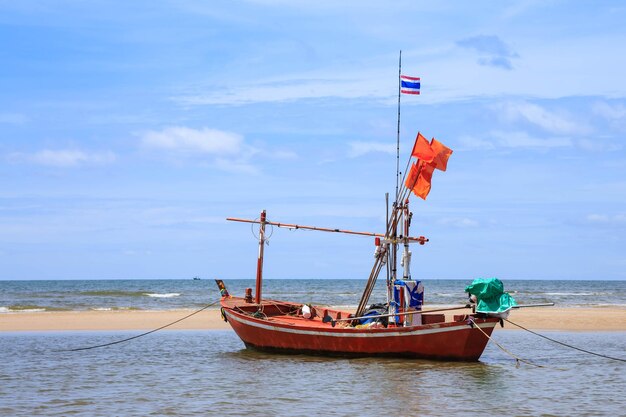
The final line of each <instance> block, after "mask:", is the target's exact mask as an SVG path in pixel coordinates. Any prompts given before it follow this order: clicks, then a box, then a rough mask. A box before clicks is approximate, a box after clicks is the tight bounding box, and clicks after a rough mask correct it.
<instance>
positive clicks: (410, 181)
mask: <svg viewBox="0 0 626 417" xmlns="http://www.w3.org/2000/svg"><path fill="white" fill-rule="evenodd" d="M418 174H419V172H418V169H417V165H415V162H413V163H412V164H411V170H410V171H409V175H407V176H406V181H404V185H406V188H408V189H409V190H412V189H413V188H414V187H415V186H416V185H417V176H418Z"/></svg>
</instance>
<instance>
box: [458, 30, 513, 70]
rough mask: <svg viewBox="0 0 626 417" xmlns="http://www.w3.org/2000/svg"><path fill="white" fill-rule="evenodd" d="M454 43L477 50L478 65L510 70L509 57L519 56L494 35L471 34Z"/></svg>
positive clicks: (511, 67) (511, 66) (511, 65)
mask: <svg viewBox="0 0 626 417" xmlns="http://www.w3.org/2000/svg"><path fill="white" fill-rule="evenodd" d="M456 44H457V45H458V46H460V47H462V48H468V49H473V50H475V51H477V52H478V53H479V54H480V58H479V59H478V61H477V62H478V64H479V65H486V66H492V67H497V68H502V69H506V70H512V69H513V64H512V63H511V58H518V57H519V55H517V53H515V52H514V51H512V50H511V49H510V48H509V46H508V45H507V44H506V43H504V41H502V39H500V38H499V37H497V36H494V35H478V36H472V37H470V38H465V39H461V40H460V41H457V43H456Z"/></svg>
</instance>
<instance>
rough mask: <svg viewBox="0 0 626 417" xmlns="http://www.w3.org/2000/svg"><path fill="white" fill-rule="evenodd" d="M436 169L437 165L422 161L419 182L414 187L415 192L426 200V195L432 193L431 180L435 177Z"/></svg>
mask: <svg viewBox="0 0 626 417" xmlns="http://www.w3.org/2000/svg"><path fill="white" fill-rule="evenodd" d="M434 171H435V166H434V165H433V164H426V163H424V162H423V161H422V162H420V169H419V176H418V177H417V184H415V186H414V187H413V193H414V194H415V195H416V196H418V197H419V198H421V199H423V200H426V196H427V195H428V193H430V182H431V180H432V179H433V172H434Z"/></svg>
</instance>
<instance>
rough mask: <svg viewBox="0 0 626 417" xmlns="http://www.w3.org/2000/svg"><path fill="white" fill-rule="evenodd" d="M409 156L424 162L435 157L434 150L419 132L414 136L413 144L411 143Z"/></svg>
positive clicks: (430, 160)
mask: <svg viewBox="0 0 626 417" xmlns="http://www.w3.org/2000/svg"><path fill="white" fill-rule="evenodd" d="M411 156H414V157H416V158H418V159H421V160H422V161H426V162H432V161H433V159H435V152H433V150H432V149H431V147H430V144H429V143H428V140H427V139H426V138H425V137H424V136H422V134H421V133H419V132H418V133H417V137H416V138H415V145H413V151H411Z"/></svg>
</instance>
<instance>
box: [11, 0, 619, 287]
mask: <svg viewBox="0 0 626 417" xmlns="http://www.w3.org/2000/svg"><path fill="white" fill-rule="evenodd" d="M624 21H626V6H624V5H623V3H622V2H617V1H614V2H611V1H599V2H566V1H513V2H484V1H478V2H471V3H463V2H447V1H444V2H418V1H404V2H403V1H400V2H395V3H394V6H393V7H392V6H390V5H389V4H388V3H385V2H369V1H358V2H351V1H347V2H332V1H321V2H320V1H317V2H291V1H284V0H250V1H215V2H203V1H176V2H174V1H172V2H169V1H162V2H143V1H136V2H107V1H91V2H78V1H54V2H53V1H32V2H7V1H2V2H0V62H1V64H2V65H0V279H96V278H191V277H193V276H196V275H199V276H202V277H204V278H224V279H228V278H252V277H254V273H255V272H254V271H255V265H256V251H257V244H256V242H255V240H254V237H253V236H252V233H251V230H250V227H249V225H244V224H236V223H230V222H226V221H225V218H226V217H229V216H232V217H246V218H255V217H258V214H259V212H260V210H261V209H267V210H268V218H269V219H270V220H275V221H282V222H290V223H301V224H312V225H317V226H322V227H338V228H345V229H352V230H363V231H375V232H380V231H382V230H383V226H384V216H385V205H384V194H385V192H390V193H393V191H394V187H395V163H396V162H395V141H396V123H397V122H396V115H397V107H396V106H397V74H398V52H399V50H402V57H403V73H404V74H406V75H411V76H420V77H421V79H422V94H421V95H420V96H419V97H410V96H404V97H403V99H402V122H401V153H402V164H401V165H402V166H404V163H405V161H406V157H407V156H408V154H409V153H410V147H411V146H412V143H413V140H414V138H415V135H416V133H417V132H418V131H421V132H422V133H423V134H424V135H425V136H427V137H429V138H430V137H436V138H437V139H438V140H440V141H441V142H443V143H444V144H446V145H448V146H449V147H450V148H452V149H453V150H454V154H453V155H452V157H451V159H450V162H449V164H448V170H447V172H439V171H438V172H436V173H435V175H434V178H433V188H432V191H431V193H430V195H429V197H428V200H427V201H422V200H419V199H413V200H412V210H413V212H414V220H413V234H414V235H425V236H427V237H429V238H430V239H431V242H430V243H429V244H428V245H426V246H423V247H415V248H414V255H413V259H414V261H413V268H412V269H413V273H414V276H415V277H418V278H426V279H433V278H460V279H468V280H469V279H472V278H475V277H479V276H497V277H499V278H501V279H505V280H506V279H525V278H529V279H626V241H625V239H626V150H625V147H624V139H625V136H626V99H625V98H626V82H624V74H626V54H624V53H623V51H624V45H626V27H625V26H624V24H623V22H624ZM373 250H374V246H373V242H372V239H370V238H360V237H353V236H341V235H334V234H323V233H316V232H304V231H288V230H282V229H281V230H275V231H274V234H273V236H272V238H271V240H270V245H269V246H268V248H267V250H266V270H265V276H266V277H267V278H297V277H302V278H365V277H367V274H368V273H369V270H370V268H371V265H372V262H373V257H372V253H373Z"/></svg>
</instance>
